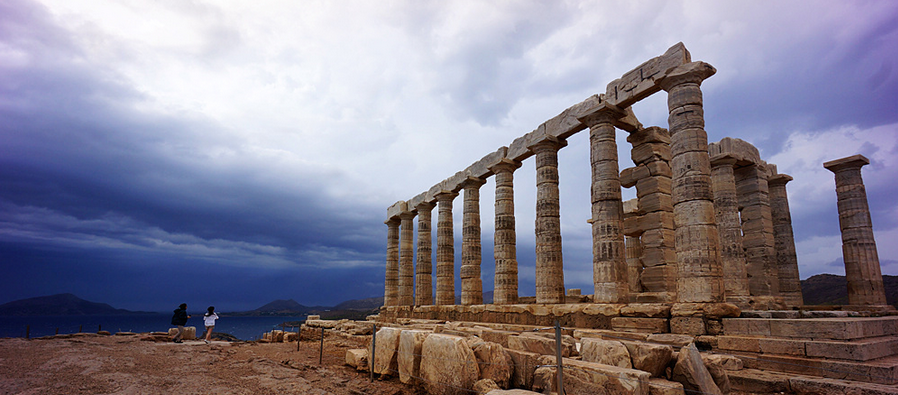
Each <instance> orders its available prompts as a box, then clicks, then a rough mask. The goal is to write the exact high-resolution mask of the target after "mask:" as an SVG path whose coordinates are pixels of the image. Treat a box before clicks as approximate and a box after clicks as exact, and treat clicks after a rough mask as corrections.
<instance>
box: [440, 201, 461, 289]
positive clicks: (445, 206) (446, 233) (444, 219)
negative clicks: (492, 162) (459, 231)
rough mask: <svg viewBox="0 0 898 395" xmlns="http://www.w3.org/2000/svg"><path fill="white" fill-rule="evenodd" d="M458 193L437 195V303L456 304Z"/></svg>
mask: <svg viewBox="0 0 898 395" xmlns="http://www.w3.org/2000/svg"><path fill="white" fill-rule="evenodd" d="M456 196H458V193H455V192H448V191H444V192H440V193H439V194H437V195H436V198H437V204H438V205H439V213H438V217H437V297H436V304H438V305H452V304H455V240H454V235H453V233H452V201H453V200H454V199H455V197H456Z"/></svg>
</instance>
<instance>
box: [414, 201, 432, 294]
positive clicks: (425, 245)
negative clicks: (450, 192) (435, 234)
mask: <svg viewBox="0 0 898 395" xmlns="http://www.w3.org/2000/svg"><path fill="white" fill-rule="evenodd" d="M433 207H434V204H433V203H430V202H422V203H420V204H418V205H417V206H415V209H416V210H417V211H418V253H417V256H418V262H417V264H416V265H415V306H426V305H431V304H433V283H432V281H433V280H432V278H431V276H432V274H433V262H431V257H432V255H433V239H432V237H431V226H432V224H433V220H432V219H431V212H432V211H433Z"/></svg>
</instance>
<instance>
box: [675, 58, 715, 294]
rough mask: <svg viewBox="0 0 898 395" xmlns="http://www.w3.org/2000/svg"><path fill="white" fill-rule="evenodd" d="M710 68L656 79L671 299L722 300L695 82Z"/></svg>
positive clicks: (682, 69)
mask: <svg viewBox="0 0 898 395" xmlns="http://www.w3.org/2000/svg"><path fill="white" fill-rule="evenodd" d="M715 72H716V70H715V69H714V67H712V66H711V65H709V64H707V63H704V62H692V63H686V64H684V65H682V66H679V67H677V68H676V69H674V70H672V71H671V72H670V73H669V74H668V75H667V76H666V77H665V78H664V79H663V80H662V81H661V88H662V89H664V90H665V91H666V92H667V94H668V96H667V105H668V108H669V111H670V116H669V117H668V123H669V130H670V139H671V160H670V167H671V171H672V174H673V177H672V180H671V184H672V185H671V195H672V200H673V204H674V207H673V208H674V222H675V223H676V226H677V228H676V251H677V301H678V302H722V301H723V294H724V291H723V278H722V273H721V271H722V270H721V267H720V256H719V251H718V238H719V236H718V233H717V222H716V221H715V219H714V202H713V195H712V193H711V157H710V155H709V154H708V134H707V133H706V132H705V130H704V129H705V117H704V109H703V107H702V91H701V83H702V81H703V80H705V79H706V78H708V77H710V76H712V75H714V73H715Z"/></svg>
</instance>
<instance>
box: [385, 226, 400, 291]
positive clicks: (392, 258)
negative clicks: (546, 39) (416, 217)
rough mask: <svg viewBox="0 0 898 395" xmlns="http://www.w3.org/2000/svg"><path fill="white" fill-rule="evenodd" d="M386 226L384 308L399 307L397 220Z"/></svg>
mask: <svg viewBox="0 0 898 395" xmlns="http://www.w3.org/2000/svg"><path fill="white" fill-rule="evenodd" d="M384 223H385V224H387V270H386V278H385V279H384V306H397V305H399V218H390V219H388V220H386V221H384Z"/></svg>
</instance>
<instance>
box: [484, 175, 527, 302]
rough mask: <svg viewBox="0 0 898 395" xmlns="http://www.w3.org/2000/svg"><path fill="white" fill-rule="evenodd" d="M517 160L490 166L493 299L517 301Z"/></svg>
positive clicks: (494, 300)
mask: <svg viewBox="0 0 898 395" xmlns="http://www.w3.org/2000/svg"><path fill="white" fill-rule="evenodd" d="M520 166H521V163H520V162H515V161H512V160H509V159H503V160H502V161H500V162H499V164H497V165H495V166H493V167H492V168H490V170H491V171H493V172H494V173H495V174H496V220H495V228H496V233H495V235H494V236H493V242H494V248H493V257H494V258H495V261H496V277H495V285H494V288H493V303H495V304H513V303H517V302H518V260H517V236H516V233H515V217H514V171H515V169H517V168H518V167H520Z"/></svg>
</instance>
